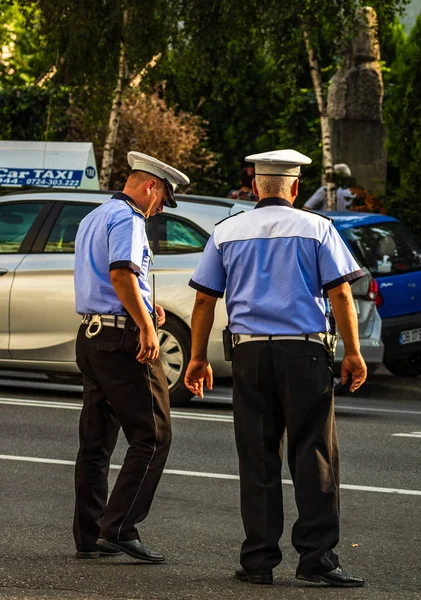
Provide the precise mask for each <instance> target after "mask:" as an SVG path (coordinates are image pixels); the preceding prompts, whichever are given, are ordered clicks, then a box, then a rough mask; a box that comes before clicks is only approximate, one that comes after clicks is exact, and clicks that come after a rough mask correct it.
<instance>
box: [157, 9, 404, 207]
mask: <svg viewBox="0 0 421 600" xmlns="http://www.w3.org/2000/svg"><path fill="white" fill-rule="evenodd" d="M405 2H406V0H403V1H400V0H396V1H395V0H387V1H381V2H380V0H379V1H377V2H373V5H375V8H376V9H377V10H378V13H379V22H380V23H381V24H384V23H388V22H389V20H390V18H392V19H393V14H394V13H395V11H396V10H398V9H399V8H401V7H402V6H403V5H404V4H405ZM364 5H365V2H364V1H363V0H337V1H335V2H325V1H324V0H305V1H303V0H291V1H290V2H288V3H280V2H278V1H276V0H259V1H257V0H248V1H247V2H242V3H239V2H237V1H236V0H209V2H206V3H202V2H197V1H195V0H180V2H179V4H178V8H179V10H180V12H179V15H178V22H179V23H181V26H180V28H179V30H178V32H177V35H176V36H175V38H174V41H173V44H172V47H171V49H170V51H169V52H168V54H167V56H166V57H165V59H164V60H162V61H161V63H160V65H159V67H158V69H157V71H156V73H155V74H154V76H155V77H156V79H157V80H161V79H165V80H166V83H167V85H166V89H165V95H166V99H167V101H168V102H169V103H170V104H172V105H178V106H179V107H180V108H181V109H183V110H188V111H194V112H196V113H197V114H199V115H201V116H203V117H204V118H205V119H206V121H207V122H208V123H209V125H208V127H209V144H210V145H211V148H212V149H213V150H214V151H216V152H217V153H218V154H219V155H220V156H221V160H220V163H219V169H218V173H217V177H216V178H215V188H216V189H215V190H214V191H219V193H225V192H226V191H227V190H228V189H229V188H231V187H234V186H236V185H237V183H238V177H239V173H240V169H241V166H242V164H243V157H244V156H245V155H246V154H247V153H249V152H257V151H265V150H269V149H272V148H273V147H286V146H288V145H289V146H292V147H295V148H297V149H299V150H301V151H307V153H308V154H309V155H310V156H311V157H312V158H313V161H314V163H313V166H312V170H311V177H312V180H311V182H312V183H313V184H316V186H317V185H318V184H319V181H320V172H321V151H320V131H319V129H318V122H317V120H318V109H317V105H316V102H315V97H314V94H313V92H312V91H311V90H312V82H311V78H310V73H309V69H308V61H307V56H306V51H305V46H304V39H303V28H304V26H308V27H309V28H310V33H311V38H312V43H313V45H314V46H315V47H316V49H317V53H318V56H319V62H320V65H321V70H322V80H323V83H324V84H325V85H327V83H328V81H329V79H330V77H331V76H332V74H333V72H334V70H335V68H336V65H337V63H338V61H339V60H340V55H339V52H340V48H341V46H342V44H343V43H345V41H346V40H347V39H348V38H349V36H351V35H352V34H353V32H354V29H353V28H354V23H355V14H356V10H357V9H358V8H361V7H362V6H364ZM295 111H297V112H296V113H295ZM294 113H295V114H294ZM287 142H288V143H287ZM316 172H318V174H319V176H318V177H314V174H315V173H316ZM316 182H317V183H316ZM309 183H310V182H309ZM313 187H314V186H313ZM306 188H307V189H305V188H304V189H303V191H304V194H302V195H303V196H304V197H305V196H306V195H307V196H308V195H309V194H311V193H312V191H314V189H311V187H310V185H309V184H308V185H307V186H306Z"/></svg>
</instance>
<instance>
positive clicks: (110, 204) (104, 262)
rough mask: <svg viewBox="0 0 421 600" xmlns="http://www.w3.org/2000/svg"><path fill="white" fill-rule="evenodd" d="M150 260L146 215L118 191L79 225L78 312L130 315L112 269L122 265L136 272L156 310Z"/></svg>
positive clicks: (141, 286)
mask: <svg viewBox="0 0 421 600" xmlns="http://www.w3.org/2000/svg"><path fill="white" fill-rule="evenodd" d="M150 261H151V251H150V248H149V242H148V238H147V236H146V230H145V218H144V216H143V214H142V213H141V211H139V210H138V209H136V205H135V204H134V201H133V200H132V199H131V198H130V197H129V196H127V195H126V194H123V193H122V192H119V193H117V194H114V196H113V197H112V198H111V199H110V200H107V201H106V202H104V203H103V204H101V206H99V207H98V208H96V209H95V210H93V211H92V212H90V213H89V214H88V215H87V216H86V217H85V218H84V219H82V221H81V223H80V226H79V230H78V233H77V236H76V242H75V294H76V312H78V313H79V314H109V315H124V314H127V313H126V312H125V310H124V307H123V305H122V304H121V302H120V300H119V298H118V296H117V294H116V292H115V290H114V288H113V285H112V283H111V279H110V271H112V270H113V269H119V268H129V269H131V270H132V271H133V273H135V274H136V276H137V280H138V283H139V288H140V291H141V293H142V297H143V300H144V302H145V304H146V307H147V309H148V310H149V312H152V305H151V290H150V287H149V284H148V274H149V268H150Z"/></svg>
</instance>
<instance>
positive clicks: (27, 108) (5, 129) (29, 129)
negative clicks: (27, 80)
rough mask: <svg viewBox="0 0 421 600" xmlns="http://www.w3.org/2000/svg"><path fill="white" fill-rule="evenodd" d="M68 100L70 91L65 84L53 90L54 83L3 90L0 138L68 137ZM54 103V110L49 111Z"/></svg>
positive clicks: (29, 139) (0, 98) (43, 138)
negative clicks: (48, 120) (51, 84)
mask: <svg viewBox="0 0 421 600" xmlns="http://www.w3.org/2000/svg"><path fill="white" fill-rule="evenodd" d="M69 100H70V99H69V91H68V90H67V89H66V88H65V87H58V88H56V87H55V88H53V89H51V86H47V87H37V86H25V87H22V88H3V89H0V115H1V118H0V139H3V140H28V141H34V140H38V141H44V140H49V141H60V140H63V139H65V137H66V136H67V133H68V128H69V119H70V104H69ZM51 106H54V110H53V111H51V112H50V108H51ZM49 112H50V122H49V127H48V132H47V119H48V114H49Z"/></svg>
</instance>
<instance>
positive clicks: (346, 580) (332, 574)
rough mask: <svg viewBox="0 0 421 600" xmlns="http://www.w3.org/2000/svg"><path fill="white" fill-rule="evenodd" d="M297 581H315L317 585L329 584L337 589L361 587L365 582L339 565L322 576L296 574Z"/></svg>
mask: <svg viewBox="0 0 421 600" xmlns="http://www.w3.org/2000/svg"><path fill="white" fill-rule="evenodd" d="M296 577H297V579H303V580H304V581H313V582H315V583H328V584H329V585H332V586H336V587H360V586H362V585H364V583H365V581H364V579H363V578H362V577H357V576H356V575H352V574H351V573H347V572H346V571H344V570H343V568H342V567H341V566H340V565H339V566H338V567H336V569H333V571H328V572H327V573H321V574H317V575H314V574H308V575H306V574H305V573H299V572H297V574H296Z"/></svg>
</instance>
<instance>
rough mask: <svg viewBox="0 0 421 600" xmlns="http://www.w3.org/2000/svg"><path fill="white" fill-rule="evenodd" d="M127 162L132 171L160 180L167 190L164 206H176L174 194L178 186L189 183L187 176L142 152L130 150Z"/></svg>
mask: <svg viewBox="0 0 421 600" xmlns="http://www.w3.org/2000/svg"><path fill="white" fill-rule="evenodd" d="M127 160H128V161H129V165H130V166H131V168H132V171H144V172H145V173H150V174H151V175H155V177H158V178H159V179H162V181H163V182H164V183H165V185H166V187H167V190H168V198H167V201H166V202H165V204H166V206H169V207H171V208H175V207H176V206H177V202H176V201H175V198H174V193H175V192H176V191H177V189H178V187H179V186H180V185H186V184H187V183H190V179H189V178H188V177H187V175H185V174H184V173H182V172H181V171H178V169H174V167H170V165H167V164H166V163H164V162H162V161H161V160H158V159H157V158H153V157H152V156H149V155H148V154H143V152H136V151H135V150H132V151H131V152H129V153H128V154H127Z"/></svg>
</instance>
